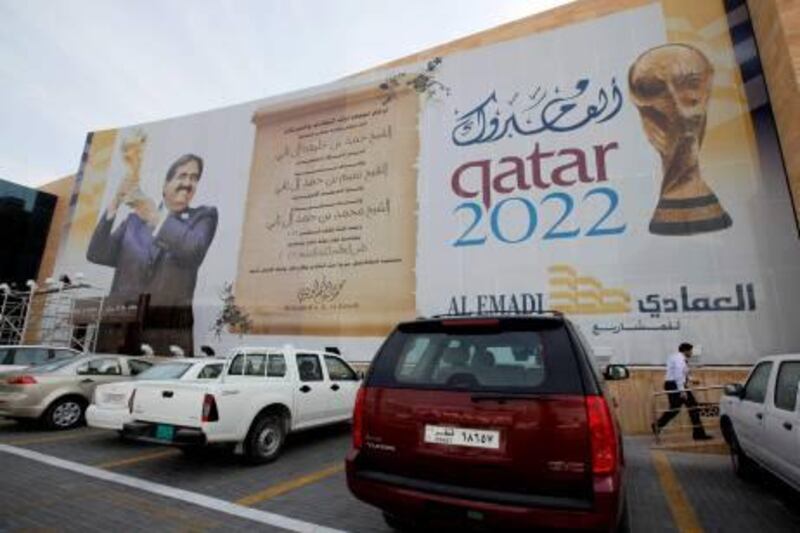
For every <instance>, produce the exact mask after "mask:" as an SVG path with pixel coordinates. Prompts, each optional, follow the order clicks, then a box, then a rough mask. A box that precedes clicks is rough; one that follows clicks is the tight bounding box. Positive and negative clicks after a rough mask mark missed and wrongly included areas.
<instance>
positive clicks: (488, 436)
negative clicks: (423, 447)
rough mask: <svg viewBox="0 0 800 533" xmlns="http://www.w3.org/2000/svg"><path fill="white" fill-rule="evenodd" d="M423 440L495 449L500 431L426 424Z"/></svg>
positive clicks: (498, 444) (498, 441)
mask: <svg viewBox="0 0 800 533" xmlns="http://www.w3.org/2000/svg"><path fill="white" fill-rule="evenodd" d="M425 442H428V443H431V444H446V445H449V446H467V447H469V448H488V449H491V450H497V449H499V448H500V432H499V431H493V430H487V429H467V428H457V427H452V426H431V425H426V426H425Z"/></svg>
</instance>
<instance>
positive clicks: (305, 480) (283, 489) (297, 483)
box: [236, 463, 344, 506]
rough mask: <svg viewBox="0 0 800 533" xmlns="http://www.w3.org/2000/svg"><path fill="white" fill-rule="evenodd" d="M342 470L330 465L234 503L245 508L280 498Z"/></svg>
mask: <svg viewBox="0 0 800 533" xmlns="http://www.w3.org/2000/svg"><path fill="white" fill-rule="evenodd" d="M342 470H344V465H343V464H341V463H336V464H335V465H330V466H328V467H326V468H323V469H322V470H318V471H316V472H313V473H311V474H306V475H304V476H300V477H296V478H294V479H290V480H289V481H284V482H283V483H278V484H277V485H272V486H269V487H267V488H266V489H264V490H261V491H259V492H255V493H253V494H250V495H249V496H245V497H244V498H241V499H238V500H236V503H238V504H239V505H247V506H251V505H255V504H257V503H260V502H263V501H265V500H269V499H270V498H274V497H276V496H280V495H281V494H286V493H287V492H291V491H293V490H296V489H299V488H301V487H305V486H306V485H310V484H312V483H316V482H317V481H321V480H323V479H325V478H327V477H330V476H332V475H334V474H338V473H339V472H341V471H342Z"/></svg>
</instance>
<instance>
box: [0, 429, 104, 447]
mask: <svg viewBox="0 0 800 533" xmlns="http://www.w3.org/2000/svg"><path fill="white" fill-rule="evenodd" d="M101 433H104V432H102V431H78V432H70V433H64V434H61V435H51V436H49V437H36V438H30V439H11V440H2V441H0V444H10V445H12V446H25V445H27V444H43V443H46V442H59V441H62V440H74V439H81V438H83V437H89V436H92V435H99V434H101Z"/></svg>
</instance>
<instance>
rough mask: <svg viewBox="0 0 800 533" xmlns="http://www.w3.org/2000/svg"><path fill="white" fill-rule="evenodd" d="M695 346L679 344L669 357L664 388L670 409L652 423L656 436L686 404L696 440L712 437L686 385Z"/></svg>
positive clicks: (685, 343)
mask: <svg viewBox="0 0 800 533" xmlns="http://www.w3.org/2000/svg"><path fill="white" fill-rule="evenodd" d="M693 348H694V347H693V346H692V345H691V344H689V343H688V342H683V343H681V345H680V346H678V351H677V352H676V353H674V354H672V355H670V356H669V357H668V358H667V374H666V377H665V378H664V390H665V391H667V392H668V394H667V400H668V401H669V410H667V411H664V413H663V414H662V415H661V417H660V418H659V419H658V421H657V422H656V423H655V424H652V426H651V429H652V430H653V433H654V434H655V435H656V436H658V434H659V433H660V432H661V429H662V428H663V427H664V426H666V425H667V424H669V422H670V420H672V419H673V418H675V417H676V416H678V413H680V409H681V406H682V405H685V406H686V409H687V410H688V411H689V418H690V419H691V421H692V437H693V438H694V440H708V439H710V438H711V436H710V435H708V434H707V433H706V431H705V429H703V423H702V422H701V421H700V413H699V412H698V410H697V400H695V398H694V394H692V391H689V390H686V385H687V384H688V382H689V365H688V363H687V361H688V359H689V358H691V357H692V349H693Z"/></svg>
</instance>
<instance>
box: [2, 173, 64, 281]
mask: <svg viewBox="0 0 800 533" xmlns="http://www.w3.org/2000/svg"><path fill="white" fill-rule="evenodd" d="M55 204H56V197H55V196H53V195H51V194H47V193H46V192H41V191H37V190H36V189H31V188H28V187H24V186H22V185H19V184H16V183H12V182H9V181H5V180H0V282H3V283H8V284H10V285H11V286H12V287H17V288H20V289H24V287H25V283H26V282H27V281H28V280H29V279H32V278H33V277H35V276H36V272H37V270H38V268H39V264H40V261H41V257H42V253H43V250H44V247H45V241H46V240H47V238H48V235H49V234H48V231H49V229H50V225H51V224H50V222H51V219H52V216H53V210H54V208H55Z"/></svg>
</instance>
